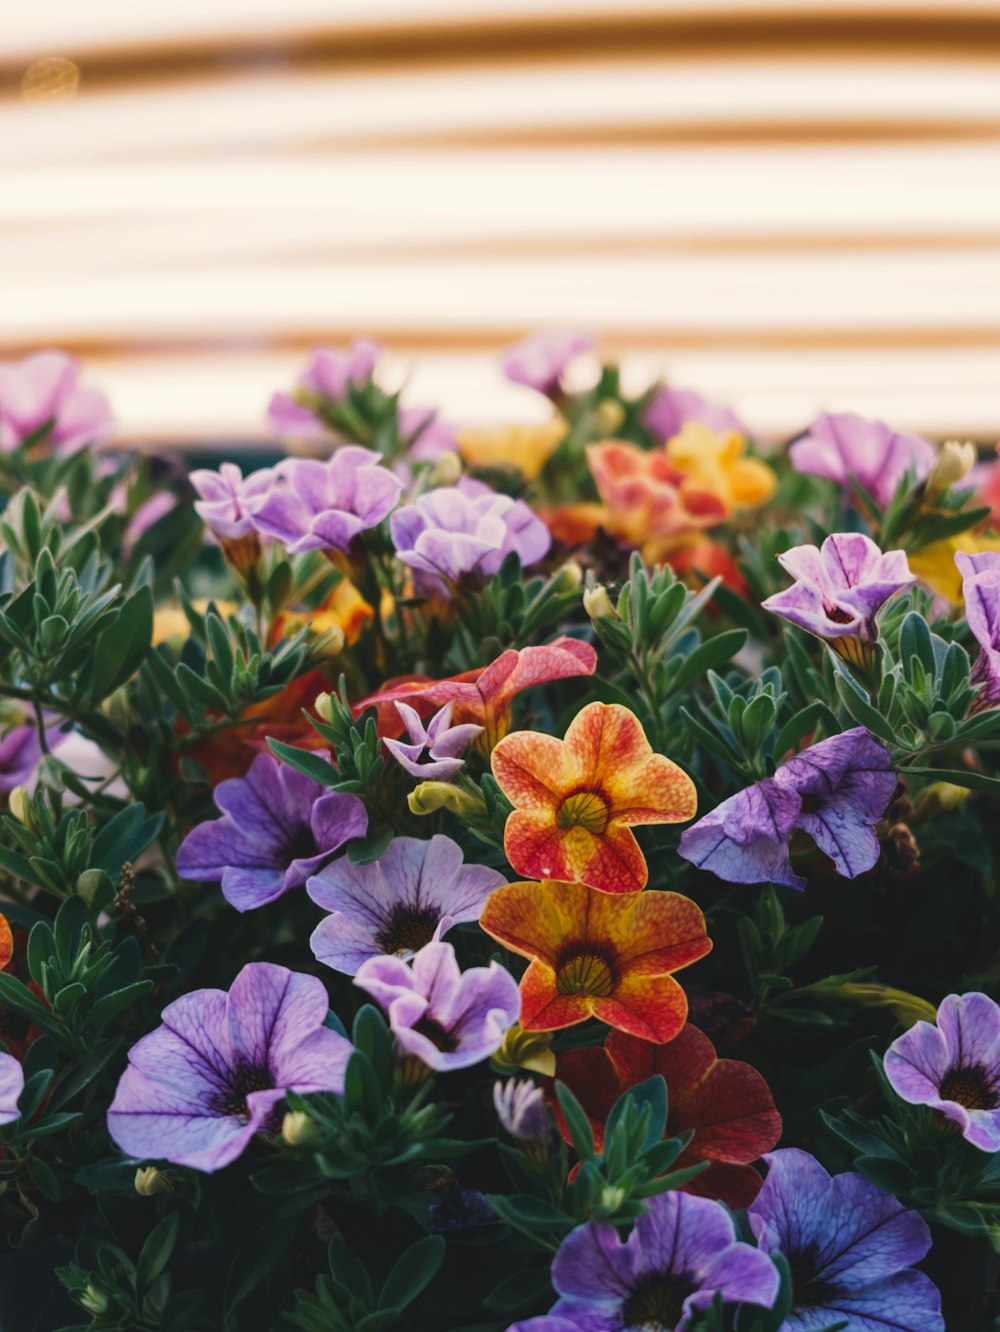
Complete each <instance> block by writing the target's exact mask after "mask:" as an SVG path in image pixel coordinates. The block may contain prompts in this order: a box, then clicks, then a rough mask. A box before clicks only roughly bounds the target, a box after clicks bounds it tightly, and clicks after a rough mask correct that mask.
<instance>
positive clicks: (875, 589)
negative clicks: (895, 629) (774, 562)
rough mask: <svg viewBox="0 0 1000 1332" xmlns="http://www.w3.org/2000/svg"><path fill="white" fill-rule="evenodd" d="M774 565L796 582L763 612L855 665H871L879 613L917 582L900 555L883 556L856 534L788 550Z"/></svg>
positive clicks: (771, 599)
mask: <svg viewBox="0 0 1000 1332" xmlns="http://www.w3.org/2000/svg"><path fill="white" fill-rule="evenodd" d="M778 561H779V563H780V564H781V566H782V568H783V569H785V570H786V571H787V572H788V573H790V574H791V575H792V577H793V578H794V579H795V580H796V581H795V582H794V583H793V584H792V586H791V587H789V588H786V589H785V590H784V591H783V592H778V593H776V594H775V595H774V596H773V597H768V598H767V600H766V601H765V602H763V607H764V609H765V610H769V611H772V612H773V613H774V614H775V615H780V616H781V617H782V619H785V620H788V622H789V623H790V624H794V625H798V627H799V628H800V629H805V630H806V631H807V632H808V633H810V634H815V635H816V637H817V638H821V639H822V640H823V641H824V643H826V644H828V646H829V647H831V648H832V649H833V650H834V651H835V652H836V653H838V654H839V655H840V656H842V657H844V658H845V660H847V661H850V662H853V663H854V664H855V665H865V664H867V663H870V661H871V660H872V655H873V653H874V644H875V640H876V639H877V637H878V628H877V626H876V623H875V616H876V614H877V613H878V611H879V609H880V607H881V606H882V605H883V604H884V603H885V602H886V601H888V600H889V598H890V597H891V596H893V595H894V594H895V593H896V592H899V591H901V590H902V589H903V588H904V587H909V586H910V585H911V584H912V583H914V582H916V576H915V575H914V574H912V573H911V572H910V566H909V564H908V563H907V561H906V552H905V551H902V550H890V551H887V552H886V553H885V554H883V553H882V551H880V550H879V548H878V546H876V544H875V542H874V541H872V540H870V539H869V538H868V537H866V536H863V535H862V534H861V533H860V532H837V533H835V534H834V535H833V536H828V537H827V538H826V540H825V541H824V542H823V545H822V546H821V547H816V546H793V547H792V549H791V550H786V551H785V553H784V554H783V555H779V556H778Z"/></svg>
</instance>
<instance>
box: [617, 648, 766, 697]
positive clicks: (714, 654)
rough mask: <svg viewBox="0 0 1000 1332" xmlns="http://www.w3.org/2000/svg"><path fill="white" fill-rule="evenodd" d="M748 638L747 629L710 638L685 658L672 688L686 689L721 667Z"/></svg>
mask: <svg viewBox="0 0 1000 1332" xmlns="http://www.w3.org/2000/svg"><path fill="white" fill-rule="evenodd" d="M747 638H748V634H747V631H746V629H726V630H725V631H724V632H723V633H721V634H716V636H715V637H714V638H710V639H709V640H708V642H707V643H702V644H701V646H700V647H697V648H695V650H694V651H693V652H691V653H689V654H688V656H687V657H685V658H684V661H683V663H682V664H681V667H680V670H679V671H678V672H677V674H676V675H675V676H674V678H673V681H672V687H673V688H674V689H684V688H686V687H687V686H688V685H689V684H691V683H692V682H693V681H695V680H698V679H700V677H701V676H703V675H704V674H705V673H706V672H707V671H710V670H714V669H715V667H716V666H721V665H722V663H723V662H725V661H728V660H729V659H730V657H733V656H735V655H736V653H737V652H739V650H740V648H741V647H743V645H744V643H745V642H746V641H747ZM629 706H631V704H630V705H629Z"/></svg>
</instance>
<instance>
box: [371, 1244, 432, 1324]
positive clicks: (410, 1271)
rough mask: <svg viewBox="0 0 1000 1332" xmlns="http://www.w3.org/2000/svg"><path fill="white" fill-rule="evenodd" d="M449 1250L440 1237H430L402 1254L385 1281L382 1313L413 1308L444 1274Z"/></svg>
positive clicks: (380, 1301)
mask: <svg viewBox="0 0 1000 1332" xmlns="http://www.w3.org/2000/svg"><path fill="white" fill-rule="evenodd" d="M445 1248H446V1246H445V1242H444V1240H443V1239H442V1238H441V1236H440V1235H426V1236H425V1237H424V1238H423V1239H421V1240H417V1242H416V1244H412V1245H411V1246H410V1248H408V1249H407V1250H406V1252H405V1253H403V1254H401V1255H400V1257H399V1258H398V1259H397V1260H396V1262H395V1264H394V1265H393V1268H392V1271H391V1272H390V1273H389V1275H388V1276H387V1277H386V1279H385V1285H384V1286H383V1287H382V1290H381V1293H380V1294H379V1297H378V1307H379V1309H406V1308H407V1307H408V1306H409V1305H411V1304H412V1303H413V1301H414V1300H415V1299H416V1298H417V1296H418V1295H419V1294H420V1292H421V1291H422V1290H424V1289H426V1287H427V1286H429V1285H430V1283H431V1282H432V1281H433V1280H434V1278H435V1277H436V1276H437V1274H438V1272H439V1271H440V1270H441V1264H442V1263H443V1262H444V1255H445Z"/></svg>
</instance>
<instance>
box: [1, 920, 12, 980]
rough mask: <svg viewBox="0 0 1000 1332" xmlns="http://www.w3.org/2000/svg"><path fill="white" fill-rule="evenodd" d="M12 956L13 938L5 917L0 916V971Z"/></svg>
mask: <svg viewBox="0 0 1000 1332" xmlns="http://www.w3.org/2000/svg"><path fill="white" fill-rule="evenodd" d="M13 956H14V936H13V934H12V933H11V929H10V922H9V921H8V919H7V917H6V916H0V971H2V970H3V969H4V967H6V966H7V964H8V963H9V962H10V960H11V958H12V957H13Z"/></svg>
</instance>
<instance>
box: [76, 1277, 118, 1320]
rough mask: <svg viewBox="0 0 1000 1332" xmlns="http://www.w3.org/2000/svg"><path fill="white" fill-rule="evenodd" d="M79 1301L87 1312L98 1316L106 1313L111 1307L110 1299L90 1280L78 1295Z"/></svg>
mask: <svg viewBox="0 0 1000 1332" xmlns="http://www.w3.org/2000/svg"><path fill="white" fill-rule="evenodd" d="M78 1298H79V1300H80V1303H81V1304H82V1305H83V1307H84V1308H85V1309H86V1310H87V1312H88V1313H91V1314H95V1315H97V1316H100V1315H101V1314H106V1313H107V1312H108V1309H109V1308H110V1307H111V1301H110V1300H109V1299H108V1297H107V1295H106V1294H105V1292H104V1291H103V1290H101V1288H100V1286H95V1285H94V1283H93V1282H92V1281H91V1282H90V1283H89V1285H87V1287H86V1288H85V1289H84V1290H83V1292H82V1293H81V1294H80V1296H79V1297H78Z"/></svg>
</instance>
